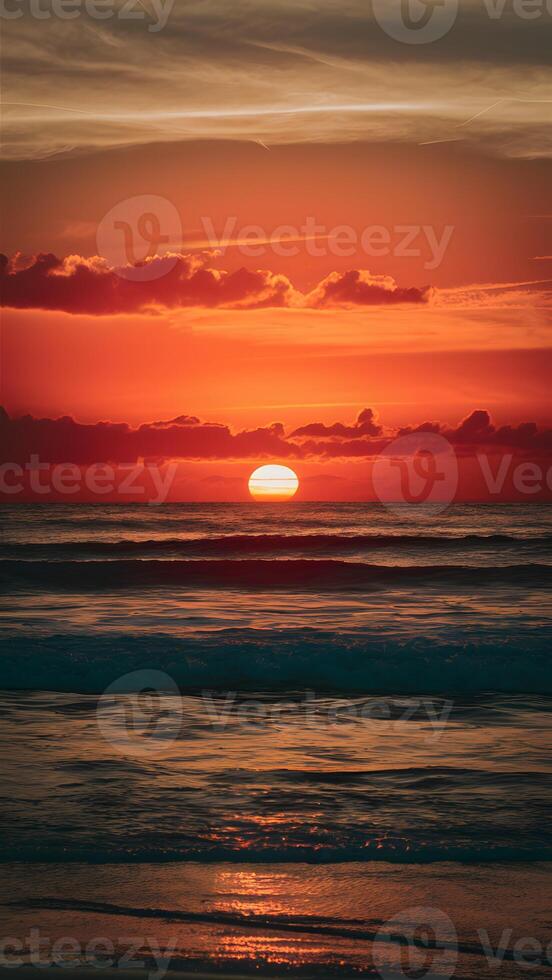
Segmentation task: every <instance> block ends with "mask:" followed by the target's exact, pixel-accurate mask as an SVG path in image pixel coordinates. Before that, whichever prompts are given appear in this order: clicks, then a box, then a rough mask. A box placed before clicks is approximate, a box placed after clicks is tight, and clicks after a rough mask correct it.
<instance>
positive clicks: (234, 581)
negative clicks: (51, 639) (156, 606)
mask: <svg viewBox="0 0 552 980" xmlns="http://www.w3.org/2000/svg"><path fill="white" fill-rule="evenodd" d="M551 581H552V565H548V564H544V563H527V564H515V565H503V566H499V565H494V566H479V567H473V566H468V565H408V566H404V565H391V566H390V565H373V564H368V563H364V562H352V561H340V560H336V559H300V558H295V559H278V560H275V561H270V560H266V559H238V560H232V559H203V560H202V559H197V560H190V561H186V560H179V559H168V560H164V559H137V560H134V559H113V560H110V561H101V560H98V561H94V560H90V561H51V562H49V561H32V560H29V561H22V560H18V559H4V560H2V561H0V584H3V585H4V586H5V587H6V588H14V587H15V588H20V587H25V586H29V585H31V586H34V585H42V586H57V587H61V588H69V589H72V590H75V589H98V590H101V589H130V588H137V587H144V586H161V585H175V586H183V587H187V588H215V587H216V588H239V587H241V588H243V587H245V588H250V589H257V588H267V589H293V588H299V589H311V588H316V589H326V590H332V589H337V590H340V589H347V590H354V589H365V588H368V587H369V588H379V587H382V588H388V587H390V586H394V585H395V586H400V585H406V586H409V585H414V584H416V583H424V584H432V583H435V584H439V585H441V586H442V585H446V584H448V585H450V586H460V585H469V586H475V585H479V586H481V585H525V586H531V587H533V588H539V587H543V588H544V587H548V586H549V585H550V582H551Z"/></svg>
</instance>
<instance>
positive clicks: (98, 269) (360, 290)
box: [0, 253, 429, 315]
mask: <svg viewBox="0 0 552 980" xmlns="http://www.w3.org/2000/svg"><path fill="white" fill-rule="evenodd" d="M208 261H209V256H208V255H205V254H204V253H202V254H201V255H186V254H181V253H178V254H170V255H166V256H162V257H155V258H153V259H150V260H147V261H146V262H145V263H144V264H143V266H142V267H139V266H125V267H124V268H122V269H115V268H113V267H111V266H110V265H108V263H107V262H106V261H105V259H102V258H99V257H98V256H95V257H93V258H84V257H83V256H80V255H72V256H68V257H67V258H65V259H59V258H57V256H55V255H53V254H52V253H47V254H45V253H42V254H40V255H37V256H35V257H34V258H33V259H31V260H30V262H28V263H27V264H25V265H23V267H22V266H21V262H20V259H19V257H18V256H15V257H14V258H13V259H12V260H11V261H10V260H9V259H8V258H7V257H6V256H5V255H1V256H0V285H1V293H2V305H3V306H11V307H16V308H19V309H46V310H60V311H64V312H66V313H87V314H95V315H106V314H116V313H132V312H137V311H140V310H147V309H148V308H149V309H151V308H155V307H161V308H168V309H174V308H177V307H190V306H197V307H208V308H209V307H230V308H234V309H236V308H237V309H240V308H243V309H261V308H263V307H270V306H272V307H282V306H286V307H298V308H299V307H303V308H321V307H336V306H337V307H339V306H351V305H352V306H354V305H361V306H368V305H372V306H379V305H388V304H395V303H425V302H427V300H428V298H429V291H428V290H420V289H416V288H414V287H411V288H407V289H402V288H400V287H399V286H397V284H396V283H395V281H394V280H393V279H392V278H391V277H390V276H372V275H371V274H370V273H369V272H367V271H366V270H358V269H355V270H352V271H350V272H345V273H332V274H331V275H330V276H327V277H326V278H325V279H324V280H323V281H322V282H321V283H319V285H318V286H316V287H315V289H314V290H312V292H310V293H308V294H307V295H304V294H303V293H301V292H300V291H299V290H297V289H296V288H295V287H294V286H293V284H292V283H291V282H290V280H289V279H288V278H287V276H284V275H282V274H280V273H274V272H270V271H267V270H264V271H263V270H257V271H252V270H249V269H238V270H237V271H236V272H225V271H219V270H218V269H210V268H208V267H207V262H208ZM140 268H143V269H144V273H146V274H147V275H145V276H144V278H143V279H142V278H140Z"/></svg>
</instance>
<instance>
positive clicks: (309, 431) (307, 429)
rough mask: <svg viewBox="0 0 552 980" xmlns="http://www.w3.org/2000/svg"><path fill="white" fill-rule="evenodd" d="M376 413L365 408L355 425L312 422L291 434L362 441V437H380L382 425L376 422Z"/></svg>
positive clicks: (294, 436)
mask: <svg viewBox="0 0 552 980" xmlns="http://www.w3.org/2000/svg"><path fill="white" fill-rule="evenodd" d="M375 417H376V416H375V412H374V411H373V410H372V409H371V408H364V409H363V410H362V412H360V413H359V415H358V417H357V420H356V422H355V423H354V425H344V423H343V422H334V423H333V425H324V423H323V422H310V423H309V424H308V425H302V426H300V427H299V428H298V429H295V431H294V432H292V433H291V438H292V439H294V438H298V437H301V436H314V437H315V438H321V439H323V438H333V437H336V438H339V439H360V438H361V437H362V436H379V435H381V433H382V431H383V430H382V427H381V425H378V424H377V422H376V421H375Z"/></svg>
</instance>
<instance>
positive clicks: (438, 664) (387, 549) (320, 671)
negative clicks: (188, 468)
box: [0, 502, 552, 978]
mask: <svg viewBox="0 0 552 980" xmlns="http://www.w3.org/2000/svg"><path fill="white" fill-rule="evenodd" d="M3 516H4V520H3V529H2V536H1V540H0V579H1V583H2V586H3V593H4V598H3V599H2V604H1V607H0V630H1V634H2V652H1V654H0V688H1V695H0V698H1V705H0V741H1V745H2V760H1V762H0V771H1V777H2V785H3V787H4V793H3V795H2V799H1V800H0V813H1V817H0V820H1V823H0V825H1V828H2V838H1V844H0V856H1V859H2V862H3V869H4V875H5V880H6V882H7V884H8V895H9V898H10V901H9V902H8V903H5V904H4V906H3V908H2V909H1V910H0V913H1V914H0V921H1V922H2V928H3V929H8V928H9V930H10V931H9V935H12V936H19V935H23V934H24V933H25V930H27V932H28V929H29V928H30V924H31V923H39V924H40V925H41V927H42V928H47V929H49V930H50V932H49V934H50V935H52V934H53V933H55V934H58V933H59V934H60V935H61V934H63V935H65V934H67V930H69V933H71V930H73V932H72V933H71V934H73V935H75V936H77V937H80V938H81V939H82V940H83V941H84V939H83V937H89V936H105V935H108V936H115V935H117V936H118V937H122V936H125V935H127V936H128V935H129V929H130V927H131V925H132V928H133V929H137V930H138V933H139V934H140V935H142V936H148V935H149V936H151V935H153V933H152V931H151V930H152V929H154V928H155V929H156V930H157V931H156V933H155V935H156V936H157V938H158V942H159V943H160V944H161V947H163V944H164V947H163V948H169V947H170V943H169V938H171V937H176V938H175V943H176V946H175V949H174V950H173V952H172V954H171V956H170V957H169V956H168V960H170V963H169V965H170V966H171V967H172V968H173V969H174V968H176V966H178V968H179V969H188V970H190V969H194V970H217V969H219V970H221V969H222V970H224V971H225V972H236V971H237V972H242V973H243V972H244V971H248V970H254V971H256V972H258V971H259V970H261V971H266V972H270V971H273V972H274V971H276V972H282V971H284V972H288V973H289V972H291V973H304V972H305V971H306V972H307V973H309V974H311V973H316V972H320V971H322V972H324V973H332V974H333V973H337V974H339V973H345V974H347V975H350V974H351V973H355V972H359V973H362V974H364V975H372V974H374V975H380V976H387V975H389V976H405V975H412V976H413V975H414V973H412V974H408V973H404V972H401V970H403V969H404V968H405V967H404V960H401V956H402V952H401V951H402V947H403V945H404V944H402V945H401V942H400V941H398V940H397V931H398V932H399V933H400V934H402V933H403V932H404V929H405V928H406V927H405V924H404V923H405V922H406V923H407V924H409V925H408V928H414V926H415V925H416V922H417V921H418V920H417V919H416V916H418V918H419V916H420V914H421V913H420V912H419V910H420V909H424V910H425V911H424V913H423V915H422V918H423V916H424V915H425V916H426V917H429V919H430V920H431V928H432V930H433V932H432V935H434V934H436V935H437V936H438V938H439V936H440V937H441V939H442V936H443V933H442V928H445V926H446V928H445V932H446V933H447V937H448V938H446V941H444V942H442V943H441V945H440V946H439V950H440V952H439V955H437V954H436V953H435V948H434V947H432V948H433V960H432V967H431V971H433V972H431V971H430V970H429V968H428V971H426V973H418V975H420V976H425V975H432V976H433V975H434V976H445V975H446V976H451V975H452V973H451V969H452V971H453V972H454V975H455V976H457V977H470V978H471V977H473V978H478V977H481V976H484V975H487V972H486V971H488V975H489V976H491V975H496V969H497V963H496V962H494V963H492V962H491V960H490V959H489V956H490V954H489V949H488V948H487V947H488V944H487V946H486V945H485V939H484V937H485V936H487V938H488V940H489V943H490V944H491V946H493V944H494V946H495V947H496V946H497V944H498V940H499V939H500V937H501V936H503V934H504V931H505V930H508V929H510V930H511V935H510V934H508V942H507V944H506V947H505V948H504V950H503V954H504V955H503V956H502V957H501V958H500V962H499V967H500V971H501V972H500V975H501V976H505V977H510V976H512V977H514V976H520V972H519V970H520V966H519V961H518V960H516V958H515V956H514V953H513V949H514V945H515V941H516V937H517V938H519V939H522V938H526V937H530V938H531V939H533V940H534V941H535V942H536V943H540V944H541V949H542V952H541V954H540V958H539V956H538V955H537V957H536V959H535V961H534V963H533V965H532V972H531V975H532V976H539V975H542V976H545V975H546V976H548V975H549V974H550V969H551V966H552V955H551V957H550V959H547V954H546V948H547V943H549V942H550V929H551V920H552V913H551V912H550V908H551V904H552V903H551V901H550V899H551V897H552V889H551V884H550V881H551V879H550V870H549V869H550V864H549V862H550V860H551V859H552V822H551V821H550V816H551V804H552V761H551V756H550V744H551V736H552V661H551V657H550V638H551V612H552V602H551V584H552V560H551V559H552V521H551V517H550V511H549V509H547V508H546V507H544V506H539V505H534V506H530V505H523V506H522V505H500V506H492V505H475V504H474V505H455V506H453V507H450V508H448V509H447V511H446V512H445V513H442V514H435V513H431V512H429V511H427V512H424V510H423V508H417V510H416V516H415V519H413V515H412V512H410V513H409V512H406V511H405V513H404V515H401V513H400V512H397V508H395V509H394V511H393V512H391V511H389V510H386V509H385V508H384V507H382V506H380V505H373V504H365V505H364V504H307V503H295V502H290V503H287V504H274V505H270V504H251V505H250V504H209V505H200V504H172V505H164V506H159V507H150V506H140V505H135V506H126V505H124V506H123V505H105V506H102V505H94V506H85V505H79V506H69V505H42V506H41V505H17V506H4V507H3ZM413 910H417V911H414V912H413ZM440 916H441V917H443V916H444V919H443V920H442V921H441V918H440ZM424 921H425V920H424ZM413 922H414V925H412V923H413ZM443 922H445V926H443ZM389 923H391V925H389ZM451 924H452V925H451ZM418 925H419V922H418ZM441 927H442V928H441ZM451 928H452V931H453V935H452V933H451V935H450V936H449V934H448V932H447V930H449V931H450V929H451ZM148 930H149V932H148ZM401 930H402V932H401ZM440 930H441V931H440ZM4 934H5V933H4ZM451 936H452V938H451ZM482 937H483V938H482ZM497 937H498V938H497ZM495 939H496V942H495ZM171 941H172V940H171ZM24 945H25V953H26V955H27V956H28V955H29V949H28V948H27V947H28V944H24ZM115 945H117V944H115ZM414 945H416V944H414ZM418 946H419V944H418ZM422 946H423V943H422ZM430 946H431V944H430ZM420 955H421V954H420ZM423 955H424V956H427V948H426V947H424V949H423ZM535 955H536V954H535ZM451 956H453V958H454V964H453V965H452V966H451V964H452V960H451V959H450V957H451ZM146 959H147V956H146ZM535 964H536V965H535ZM382 971H383V972H382ZM386 971H387V972H386ZM393 971H395V972H393ZM397 971H398V972H397ZM493 971H494V972H493ZM516 971H517V972H516ZM535 971H537V972H535ZM521 975H522V974H521Z"/></svg>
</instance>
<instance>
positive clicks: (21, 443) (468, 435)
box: [0, 408, 552, 465]
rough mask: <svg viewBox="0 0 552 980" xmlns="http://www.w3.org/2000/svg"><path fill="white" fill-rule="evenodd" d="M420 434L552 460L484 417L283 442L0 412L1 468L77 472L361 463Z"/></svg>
mask: <svg viewBox="0 0 552 980" xmlns="http://www.w3.org/2000/svg"><path fill="white" fill-rule="evenodd" d="M424 433H431V434H439V435H441V436H443V437H444V438H445V439H446V440H448V442H449V443H450V444H451V445H452V446H454V447H455V449H456V451H457V453H459V454H470V453H472V452H475V451H477V450H480V449H481V450H482V449H486V450H490V451H492V450H497V451H498V450H500V451H503V452H504V451H511V452H514V453H518V454H534V455H539V456H549V455H552V429H543V428H539V427H538V426H537V425H536V424H535V423H534V422H519V423H516V424H511V425H503V426H500V427H496V426H495V425H494V424H493V422H492V419H491V417H490V415H489V413H488V412H487V411H485V410H483V409H477V410H475V411H473V412H472V413H471V414H470V415H469V416H467V417H466V418H465V419H463V420H462V421H461V422H460V423H459V424H458V425H457V426H454V427H450V426H446V425H443V424H442V423H439V422H433V421H432V422H429V421H428V422H423V423H421V424H420V425H413V426H407V427H403V428H398V429H394V430H391V429H388V428H385V427H384V426H383V425H382V424H381V423H380V422H379V421H378V419H377V417H376V414H375V413H374V412H373V410H372V409H369V408H366V409H363V411H362V412H360V413H359V415H358V417H357V420H356V422H355V423H353V424H347V425H346V424H343V423H341V422H336V423H334V424H333V425H329V426H328V425H324V424H323V423H321V422H313V423H310V424H308V425H305V426H301V427H300V428H298V429H295V430H294V431H292V432H291V433H290V434H289V435H287V434H286V432H285V429H284V426H283V425H282V423H281V422H275V423H273V424H272V425H270V426H265V427H260V428H257V429H249V430H244V431H241V432H232V431H231V429H230V428H229V427H228V426H227V425H224V424H222V423H214V422H202V421H201V420H200V419H199V418H197V417H196V416H193V415H181V416H178V417H177V418H174V419H170V420H168V421H156V422H150V423H147V424H144V425H141V426H139V427H137V428H131V426H129V425H128V424H126V423H113V422H96V423H94V424H88V425H86V424H82V423H79V422H77V421H75V419H73V418H71V417H69V416H65V417H62V418H58V419H38V418H34V417H33V416H30V415H25V416H22V417H20V418H10V417H9V416H8V414H7V413H6V412H5V411H4V409H2V408H0V436H1V445H2V462H5V463H17V464H20V465H24V464H25V463H28V462H29V460H30V458H31V456H35V457H38V458H39V460H40V462H41V463H63V462H71V463H77V464H89V463H103V462H105V463H115V464H119V463H121V464H124V463H135V462H136V461H138V460H140V459H144V460H151V461H154V460H155V461H159V460H166V459H181V460H185V459H186V460H216V459H218V460H224V459H227V460H239V459H261V458H270V459H305V460H308V459H322V460H323V459H363V458H370V457H373V456H376V455H377V454H378V453H380V452H381V451H382V450H383V449H384V448H385V447H386V446H388V445H389V443H390V441H391V440H392V439H394V438H397V437H399V436H405V435H412V434H419V435H420V436H423V434H424ZM422 443H423V440H422Z"/></svg>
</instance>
